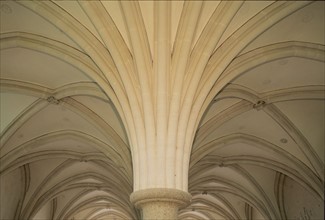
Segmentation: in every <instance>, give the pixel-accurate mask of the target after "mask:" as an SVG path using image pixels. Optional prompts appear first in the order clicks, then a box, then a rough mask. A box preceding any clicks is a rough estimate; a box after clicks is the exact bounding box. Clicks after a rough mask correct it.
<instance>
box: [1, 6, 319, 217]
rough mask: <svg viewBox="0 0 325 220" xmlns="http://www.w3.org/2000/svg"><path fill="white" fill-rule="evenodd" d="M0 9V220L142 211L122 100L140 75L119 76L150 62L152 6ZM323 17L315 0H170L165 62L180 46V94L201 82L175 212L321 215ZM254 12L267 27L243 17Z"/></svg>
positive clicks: (122, 214) (153, 54) (181, 214)
mask: <svg viewBox="0 0 325 220" xmlns="http://www.w3.org/2000/svg"><path fill="white" fill-rule="evenodd" d="M290 4H291V5H290ZM286 7H288V8H290V7H291V9H288V10H283V12H282V11H281V10H282V9H283V8H286ZM130 8H136V10H131V9H130ZM0 10H1V26H0V28H1V41H0V43H1V48H0V49H1V50H0V56H1V57H0V59H1V60H0V62H1V77H0V80H1V81H0V82H1V93H0V94H1V146H0V153H1V154H0V156H1V164H0V165H1V166H0V172H1V173H0V177H1V194H0V197H1V206H0V207H1V208H0V209H1V210H0V211H1V212H0V215H1V216H0V218H1V219H97V220H103V219H138V218H140V215H141V214H140V212H139V211H138V210H137V209H136V208H135V207H134V206H133V204H131V202H130V201H129V196H130V194H131V193H132V192H133V183H134V180H133V177H134V175H133V166H134V164H133V161H132V153H131V152H132V149H131V147H132V144H131V142H132V141H131V139H130V133H131V132H130V130H129V127H128V126H127V122H128V118H129V117H130V116H129V115H128V114H129V113H128V112H127V111H126V110H125V108H124V107H123V105H122V104H123V103H125V102H126V101H125V100H124V98H123V97H122V96H121V95H119V94H124V92H125V91H126V92H125V93H128V92H129V91H128V88H130V87H132V86H134V85H141V86H142V84H141V82H140V83H139V80H140V81H141V79H142V78H141V73H132V74H134V75H132V74H131V73H130V72H128V71H129V70H130V69H132V68H130V66H139V65H140V64H141V62H140V61H139V60H141V59H140V58H139V57H141V56H147V57H145V58H146V59H148V60H150V61H151V60H155V59H156V56H158V55H157V53H156V49H155V48H156V46H155V45H156V43H157V42H156V41H155V39H157V37H155V34H156V33H157V32H156V31H155V30H156V28H157V27H159V25H161V24H160V23H158V22H157V21H156V20H155V10H156V8H155V3H154V2H153V1H138V2H135V1H133V2H128V1H122V2H120V1H101V2H100V1H97V2H96V4H94V6H89V5H88V4H87V3H86V2H84V1H80V2H78V1H54V2H51V1H38V2H32V1H18V2H14V1H1V2H0ZM134 11H136V12H137V13H136V14H132V13H131V12H134ZM278 11H280V12H278ZM324 11H325V3H324V1H315V2H300V1H299V2H296V3H293V2H291V1H289V2H283V1H281V2H273V1H247V2H243V3H241V2H233V4H229V5H227V3H223V2H219V1H204V2H203V3H201V2H198V1H185V2H184V1H171V2H170V10H169V12H168V13H169V14H168V15H169V16H168V19H170V20H169V21H170V24H171V25H170V31H169V33H167V35H166V36H167V37H166V38H167V39H168V44H169V46H170V48H169V49H170V58H171V59H172V61H171V62H173V61H174V57H173V55H174V56H176V55H177V54H178V55H179V57H178V58H177V59H176V58H175V60H176V61H177V62H183V63H185V64H186V68H188V69H189V71H188V72H189V73H191V71H190V70H191V68H192V66H193V68H194V66H195V65H197V66H198V67H197V68H198V69H199V68H201V69H202V72H200V73H199V74H198V75H194V74H193V75H190V74H188V75H186V77H185V78H184V85H185V86H186V85H188V90H184V91H185V92H184V91H183V94H181V95H183V97H185V95H186V94H185V93H186V91H187V92H189V93H190V92H192V91H193V97H194V98H195V99H197V100H199V99H200V98H202V97H201V96H200V95H201V94H202V93H203V92H204V90H207V92H206V94H207V95H206V96H205V97H204V101H203V102H202V104H201V105H200V106H201V107H200V109H199V110H198V113H199V114H198V115H200V117H199V118H198V121H197V125H196V127H195V136H194V140H193V143H192V149H191V157H190V163H189V178H188V191H189V193H191V194H192V196H193V198H192V201H191V204H190V205H189V206H188V207H186V208H183V209H181V210H180V211H179V219H308V218H309V219H323V217H324V148H325V147H324V133H325V129H324V112H325V109H324V99H325V93H324V92H325V76H324V75H325V69H324V68H325V64H324V63H325V58H324V49H325V47H324V39H325V36H324V35H325V34H324V33H325V30H324V26H325V25H324V20H325V18H324ZM275 12H278V13H279V14H281V13H282V14H281V16H282V17H281V16H280V15H279V16H278V17H276V18H274V17H272V13H275ZM191 13H192V14H191ZM188 15H191V16H192V18H193V19H194V18H196V19H195V22H194V23H193V22H192V23H191V20H190V19H191V16H188ZM185 16H187V17H186V19H187V20H186V19H185V18H184V17H185ZM195 16H196V17H195ZM60 18H63V19H62V20H60ZM261 18H262V20H261V22H264V23H268V22H269V23H270V25H268V26H265V28H264V29H263V28H261V26H258V25H256V26H254V25H252V24H255V23H254V22H255V20H256V22H258V21H259V19H261ZM168 19H166V20H168ZM132 20H134V22H132ZM64 21H66V22H67V23H69V22H70V23H69V25H70V26H68V25H67V24H65V23H64ZM216 21H218V22H216ZM133 23H134V24H137V25H138V26H137V27H135V26H133V25H132V24H133ZM184 25H187V26H189V27H190V28H192V29H193V31H192V34H191V36H190V38H188V35H186V34H184V32H182V30H183V29H184ZM187 26H186V27H187ZM67 27H68V28H67ZM139 27H140V28H139ZM139 29H140V31H141V33H142V35H141V34H140V36H142V37H143V36H145V37H144V38H141V39H139V41H138V44H134V36H136V35H137V31H139ZM106 32H107V33H106ZM217 32H218V33H217ZM158 33H159V32H158ZM105 34H106V35H105ZM248 35H252V36H253V37H251V38H250V40H249V41H248V40H246V39H247V38H245V37H246V36H248ZM105 36H106V37H105ZM215 36H218V37H217V38H216V37H215ZM211 39H212V40H211ZM87 41H88V43H87ZM89 42H92V45H91V46H89V45H90V44H89ZM182 42H185V43H186V42H190V47H189V48H188V50H187V52H186V54H182V53H180V52H178V49H179V48H180V46H179V45H180V44H181V43H182ZM112 44H114V45H115V46H114V47H113V49H112V46H111V45H112ZM208 44H209V45H208ZM206 45H208V46H206ZM207 47H208V48H210V49H209V50H207V49H206V48H207ZM229 48H230V49H231V50H230V49H229ZM201 50H202V51H201ZM229 51H230V52H229ZM175 54H176V55H175ZM180 54H181V55H184V57H182V56H180ZM196 58H197V59H196ZM202 59H206V62H197V63H195V62H194V61H197V60H199V61H201V60H202ZM176 61H175V62H176ZM189 61H193V63H191V62H189ZM120 62H123V64H121V63H120ZM149 63H150V62H149ZM172 64H173V63H172ZM143 65H147V64H146V63H145V64H143ZM200 65H201V66H200ZM123 66H124V67H125V69H123V68H122V67H123ZM103 67H107V68H108V67H109V68H110V70H111V72H109V73H107V72H104V71H103ZM218 71H220V74H219V75H216V74H215V75H214V73H215V72H218ZM115 76H116V78H117V79H122V81H123V83H124V84H123V89H124V90H125V91H124V90H123V91H122V90H121V91H118V90H117V89H116V88H119V87H117V86H116V85H115V83H116V84H119V83H121V82H120V81H118V80H117V81H116V82H114V80H113V79H112V78H113V77H115ZM196 76H199V78H196ZM125 77H126V78H127V77H129V81H127V80H125ZM168 77H171V78H170V79H172V76H168ZM193 80H197V81H198V84H197V87H196V90H195V91H194V90H191V89H192V87H191V85H192V84H191V82H192V81H193ZM158 83H159V82H158ZM187 83H188V84H187ZM154 86H155V85H154V83H153V85H152V87H154ZM135 91H137V90H136V89H135ZM201 91H203V92H202V93H201ZM157 96H158V95H157ZM127 101H128V104H129V107H130V109H132V108H135V107H136V106H135V105H133V103H132V100H127ZM120 103H122V104H121V105H119V104H120ZM167 105H169V104H167ZM193 106H194V105H193ZM132 117H136V116H134V115H133V116H132ZM135 121H136V120H135Z"/></svg>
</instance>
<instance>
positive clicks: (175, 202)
mask: <svg viewBox="0 0 325 220" xmlns="http://www.w3.org/2000/svg"><path fill="white" fill-rule="evenodd" d="M191 198H192V196H191V194H189V193H188V192H184V191H182V190H178V189H170V188H150V189H144V190H139V191H135V192H133V193H132V194H131V196H130V200H131V202H132V203H133V204H134V205H135V206H136V207H137V208H141V210H142V217H143V219H177V213H178V209H179V208H182V207H185V206H187V205H188V204H189V203H190V202H191Z"/></svg>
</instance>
